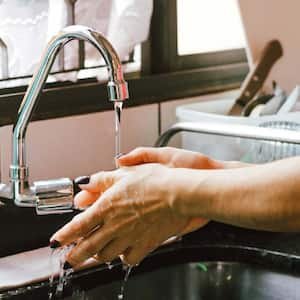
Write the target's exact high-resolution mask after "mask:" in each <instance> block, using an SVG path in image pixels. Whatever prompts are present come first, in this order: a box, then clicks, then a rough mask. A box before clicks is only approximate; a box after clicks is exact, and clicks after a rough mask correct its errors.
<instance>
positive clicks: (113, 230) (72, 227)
mask: <svg viewBox="0 0 300 300" xmlns="http://www.w3.org/2000/svg"><path fill="white" fill-rule="evenodd" d="M178 170H179V169H174V168H169V167H166V166H163V165H160V164H145V165H140V166H135V167H128V168H120V169H117V170H115V171H111V172H100V173H98V174H95V175H93V176H92V177H91V179H90V183H89V184H85V185H82V186H81V187H82V189H83V190H84V191H82V192H81V193H85V195H86V196H87V197H91V198H94V199H93V202H94V201H95V198H97V200H96V201H95V202H94V203H93V204H92V206H90V207H89V208H88V209H87V210H86V211H84V212H82V213H81V214H79V215H77V216H76V217H75V218H74V219H73V220H72V221H71V222H69V223H68V224H66V225H65V226H64V227H63V228H62V229H60V230H59V231H58V232H56V233H55V234H54V236H53V237H52V239H51V240H52V241H53V240H56V241H58V242H59V243H60V244H61V245H67V244H70V243H73V242H75V243H77V245H76V246H75V247H74V248H73V249H72V250H71V252H70V253H69V254H68V256H67V261H68V262H69V263H70V264H71V265H72V266H76V265H78V264H81V263H82V262H84V261H85V260H86V259H88V258H90V257H92V256H94V257H96V258H97V259H98V260H99V261H100V262H109V261H112V260H113V259H115V258H117V257H118V256H120V255H122V257H123V261H124V262H125V263H127V264H129V265H136V264H137V263H139V262H140V261H141V260H142V259H143V258H144V257H145V256H146V255H147V254H148V253H149V252H151V251H152V250H154V249H155V248H157V247H158V246H160V245H161V244H162V243H163V242H164V241H166V240H167V239H168V238H170V237H173V236H181V235H183V234H185V233H187V232H190V231H192V230H195V229H196V228H200V227H202V226H204V225H205V224H206V223H207V222H208V221H207V220H205V219H202V218H195V217H190V216H188V217H187V216H184V215H182V214H181V213H180V212H178V211H176V210H175V209H174V207H173V206H172V204H173V202H174V201H176V202H178V201H181V199H179V198H182V200H184V199H185V198H186V195H185V191H186V186H187V184H188V179H187V182H184V181H182V180H181V179H180V178H179V177H178V176H177V175H178V174H177V173H176V172H178ZM182 170H183V169H182ZM81 197H83V195H82V194H81Z"/></svg>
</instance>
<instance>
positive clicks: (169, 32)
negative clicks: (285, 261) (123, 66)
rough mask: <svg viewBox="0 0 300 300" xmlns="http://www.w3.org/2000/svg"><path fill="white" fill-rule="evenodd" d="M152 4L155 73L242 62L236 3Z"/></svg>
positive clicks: (182, 0)
mask: <svg viewBox="0 0 300 300" xmlns="http://www.w3.org/2000/svg"><path fill="white" fill-rule="evenodd" d="M154 4H155V5H154V22H155V24H154V28H153V32H152V42H153V43H154V45H153V47H154V51H156V57H155V61H156V63H155V62H153V71H154V72H155V73H160V72H170V71H179V70H188V69H195V68H207V67H214V66H222V65H223V66H224V65H233V64H240V63H245V62H246V54H245V50H244V49H243V48H244V45H245V42H244V37H243V30H242V25H241V21H240V19H239V13H238V8H237V3H236V0H221V1H220V0H165V1H159V0H154ZM216 7H217V8H218V9H215V8H216ZM203 16H205V18H204V17H203ZM229 21H230V22H229ZM233 27H234V31H232V28H233ZM230 76H231V75H230Z"/></svg>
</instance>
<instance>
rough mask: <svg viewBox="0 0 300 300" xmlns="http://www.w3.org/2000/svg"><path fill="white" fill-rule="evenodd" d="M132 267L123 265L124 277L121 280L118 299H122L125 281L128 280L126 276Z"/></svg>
mask: <svg viewBox="0 0 300 300" xmlns="http://www.w3.org/2000/svg"><path fill="white" fill-rule="evenodd" d="M132 269H133V267H132V266H127V265H123V270H124V271H125V277H124V280H123V282H122V285H121V288H120V292H119V295H118V300H124V292H125V287H126V283H127V281H128V278H129V275H130V272H131V270H132Z"/></svg>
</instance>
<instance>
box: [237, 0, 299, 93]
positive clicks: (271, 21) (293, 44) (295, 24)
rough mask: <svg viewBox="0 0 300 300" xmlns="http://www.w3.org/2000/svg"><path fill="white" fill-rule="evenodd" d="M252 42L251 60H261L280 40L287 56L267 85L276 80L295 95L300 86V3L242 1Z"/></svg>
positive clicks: (277, 0) (242, 10) (247, 32)
mask: <svg viewBox="0 0 300 300" xmlns="http://www.w3.org/2000/svg"><path fill="white" fill-rule="evenodd" d="M238 2H239V5H240V10H241V15H242V19H243V23H244V28H245V33H246V38H247V41H248V47H249V48H248V54H249V56H250V60H255V59H257V57H258V56H259V54H260V52H261V50H262V48H263V47H264V45H265V44H266V43H267V42H268V41H269V40H271V39H279V41H280V42H281V43H282V46H283V50H284V56H283V57H282V58H281V59H280V61H278V62H277V63H276V65H275V66H274V69H273V70H272V72H271V74H270V76H269V79H268V81H267V87H270V86H271V81H272V80H276V81H277V82H278V83H279V85H280V86H282V87H283V88H285V89H286V90H287V91H291V89H293V88H294V87H295V85H296V84H300V32H299V29H300V17H299V12H300V1H299V0H238Z"/></svg>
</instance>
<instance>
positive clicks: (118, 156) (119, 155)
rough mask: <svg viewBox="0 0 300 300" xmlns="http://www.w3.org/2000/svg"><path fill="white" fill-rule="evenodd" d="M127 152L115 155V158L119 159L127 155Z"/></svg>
mask: <svg viewBox="0 0 300 300" xmlns="http://www.w3.org/2000/svg"><path fill="white" fill-rule="evenodd" d="M126 154H127V153H119V154H117V155H116V156H115V159H119V158H120V157H122V156H124V155H126Z"/></svg>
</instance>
